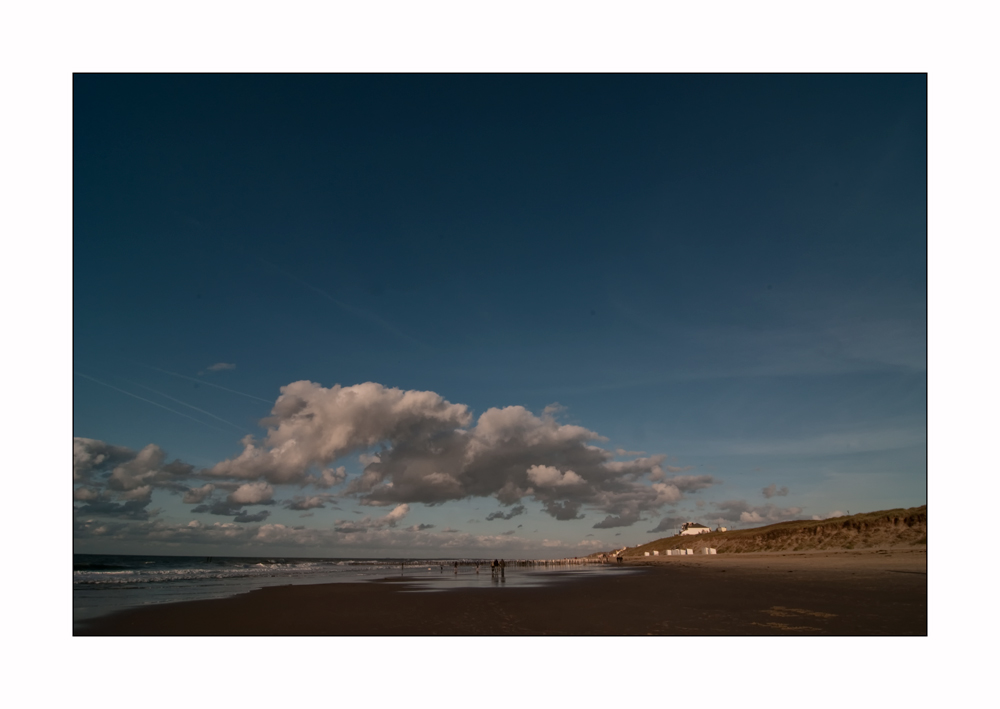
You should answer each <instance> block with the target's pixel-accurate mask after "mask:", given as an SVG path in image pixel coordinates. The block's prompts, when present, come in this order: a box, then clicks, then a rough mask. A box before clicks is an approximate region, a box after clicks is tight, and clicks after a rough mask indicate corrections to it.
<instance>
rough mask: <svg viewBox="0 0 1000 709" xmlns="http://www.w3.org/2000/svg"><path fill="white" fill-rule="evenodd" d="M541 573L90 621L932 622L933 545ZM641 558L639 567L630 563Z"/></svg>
mask: <svg viewBox="0 0 1000 709" xmlns="http://www.w3.org/2000/svg"><path fill="white" fill-rule="evenodd" d="M621 566H622V567H623V568H622V569H621V571H619V569H617V568H612V569H609V570H608V573H599V574H591V575H586V576H585V577H582V578H578V579H574V580H570V581H564V582H558V583H555V584H553V585H550V586H541V587H513V588H465V589H451V590H446V591H437V592H431V593H428V592H420V593H415V592H408V591H412V589H413V586H412V585H411V584H409V583H407V582H405V581H395V580H391V579H387V580H385V581H382V582H374V583H341V584H323V585H312V586H279V587H271V588H264V589H260V590H257V591H253V592H251V593H247V594H243V595H240V596H234V597H231V598H224V599H218V600H210V601H192V602H186V603H173V604H166V605H162V606H146V607H143V608H137V609H131V610H127V611H122V612H120V613H117V614H115V615H112V616H108V617H105V618H98V619H95V620H93V621H91V622H89V623H86V624H84V625H83V626H82V627H81V628H79V629H77V630H76V631H74V634H76V635H650V634H652V635H926V634H927V554H926V549H925V548H917V549H912V548H907V549H902V550H893V549H880V550H866V551H839V552H830V551H825V552H804V553H794V552H771V553H754V554H720V555H713V556H687V557H647V558H643V559H641V560H633V561H631V562H627V563H625V564H622V565H621ZM630 572H631V573H630Z"/></svg>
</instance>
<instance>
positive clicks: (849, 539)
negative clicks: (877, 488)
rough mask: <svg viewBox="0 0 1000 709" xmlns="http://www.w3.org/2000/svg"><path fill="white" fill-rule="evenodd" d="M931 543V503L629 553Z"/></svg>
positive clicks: (678, 540) (676, 540)
mask: <svg viewBox="0 0 1000 709" xmlns="http://www.w3.org/2000/svg"><path fill="white" fill-rule="evenodd" d="M926 545H927V505H923V506H922V507H911V508H909V509H895V510H881V511H878V512H866V513H863V514H856V515H851V516H850V517H834V518H833V519H827V520H822V521H815V520H795V521H793V522H781V523H779V524H772V525H769V526H767V527H757V528H755V529H736V530H730V531H728V532H709V533H708V534H699V535H694V536H683V537H678V536H674V537H665V538H663V539H657V540H656V541H654V542H650V543H649V544H643V545H641V546H638V547H634V548H631V549H628V550H626V551H625V553H624V556H625V558H631V557H635V556H642V557H644V556H645V553H644V552H647V551H648V552H653V551H664V550H667V549H682V548H688V549H694V550H695V551H697V550H698V549H700V548H702V547H714V548H715V549H717V550H718V553H719V554H740V553H748V552H774V551H813V550H838V549H848V550H850V549H876V548H883V549H892V548H897V547H910V548H913V547H924V548H926Z"/></svg>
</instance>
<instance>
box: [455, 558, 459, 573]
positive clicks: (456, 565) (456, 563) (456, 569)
mask: <svg viewBox="0 0 1000 709" xmlns="http://www.w3.org/2000/svg"><path fill="white" fill-rule="evenodd" d="M455 573H456V574H457V573H458V562H457V561H456V562H455Z"/></svg>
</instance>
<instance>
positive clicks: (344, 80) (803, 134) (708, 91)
mask: <svg viewBox="0 0 1000 709" xmlns="http://www.w3.org/2000/svg"><path fill="white" fill-rule="evenodd" d="M73 88H74V96H73V102H74V115H73V118H74V136H73V137H74V155H73V157H74V161H73V172H74V215H73V219H74V274H73V276H74V283H73V297H74V306H73V308H74V311H73V315H74V371H75V372H76V373H77V375H78V376H76V377H74V435H75V436H77V437H82V438H87V439H94V440H95V441H102V442H105V443H107V444H110V445H112V446H121V447H125V448H128V449H130V450H131V451H136V452H137V451H140V450H141V449H143V448H144V447H145V446H147V445H149V444H155V445H156V446H158V447H159V448H161V449H162V450H164V451H165V452H166V456H167V460H173V459H175V458H177V459H180V460H181V461H184V462H185V463H188V464H190V465H192V466H194V469H193V470H192V471H191V472H190V474H189V475H187V476H185V475H180V474H177V473H171V474H170V475H167V474H155V475H154V474H152V473H150V475H149V476H147V477H145V478H142V480H139V478H136V480H138V481H139V482H142V483H144V484H145V483H149V484H150V485H151V489H150V490H148V491H147V494H146V496H145V497H143V492H142V489H141V487H142V486H138V487H136V486H133V487H131V488H130V489H128V488H129V486H128V485H126V486H125V488H124V489H123V487H122V486H121V485H118V486H116V485H115V484H114V483H109V482H108V478H107V477H106V474H107V473H109V472H110V471H111V470H112V468H113V466H112V465H111V464H110V463H109V464H107V465H105V467H104V468H100V469H98V468H94V470H93V471H92V472H91V473H90V477H88V478H86V479H82V481H81V483H80V484H79V485H78V486H77V490H81V489H85V490H87V491H89V492H87V493H84V495H83V497H81V500H80V501H79V502H78V503H77V507H78V508H79V510H78V513H77V544H76V548H77V550H78V551H103V550H107V551H149V552H150V553H162V552H164V551H166V552H168V553H169V552H177V553H185V552H188V551H193V550H194V551H193V553H199V552H200V550H203V549H207V548H212V549H216V550H217V551H218V552H223V551H228V552H232V551H239V552H241V553H257V551H259V550H260V549H265V548H266V549H272V548H273V549H276V550H280V551H282V553H289V552H292V551H294V552H295V553H299V554H301V555H325V556H350V555H352V554H355V553H362V551H363V552H365V553H376V552H379V553H382V552H384V555H386V556H392V555H407V554H410V553H414V554H415V553H417V552H418V551H419V553H421V554H426V553H430V551H428V550H432V549H437V550H441V549H444V550H447V552H448V555H458V554H468V555H473V554H475V555H485V556H489V555H491V554H492V555H496V553H500V552H503V553H504V554H505V555H508V556H514V555H524V556H562V555H567V554H569V555H574V554H578V553H585V552H589V551H591V550H596V549H611V548H614V547H620V546H622V545H624V544H630V545H632V544H636V543H639V542H645V541H650V540H651V539H654V538H656V536H658V535H659V536H664V535H666V534H670V533H672V530H674V529H676V523H677V522H678V521H679V520H686V519H692V520H696V521H701V522H703V523H706V524H712V525H715V524H719V523H721V524H724V525H727V526H734V525H735V526H753V525H755V524H765V523H768V522H769V521H777V520H779V519H790V518H803V517H805V518H808V517H812V516H820V517H824V516H827V515H830V514H834V513H837V512H846V511H848V510H850V511H851V512H861V511H868V510H875V509H885V508H889V507H897V506H913V505H920V504H924V503H925V502H926V479H925V476H926V453H925V444H926V401H927V393H926V320H927V312H926V294H927V287H926V277H927V271H926V269H927V260H926V200H927V193H926V178H927V154H926V140H927V112H926V101H927V85H926V78H925V77H924V76H923V75H888V76H885V75H760V76H758V75H684V76H671V75H561V76H558V75H557V76H552V75H492V76H482V75H431V76H425V75H409V76H380V75H346V76H339V75H304V76H283V75H266V76H254V75H229V76H205V75H180V76H151V75H125V76H115V75H77V76H76V77H75V78H74V86H73ZM219 363H226V364H231V365H235V366H234V367H233V368H223V369H219V370H218V371H210V370H209V369H208V368H209V367H210V366H211V365H214V364H219ZM300 380H308V381H311V382H314V383H316V384H317V385H320V386H322V387H324V388H329V387H332V386H334V385H336V384H340V385H342V386H344V387H350V386H353V385H357V384H361V383H364V382H376V383H378V384H380V385H382V386H384V387H387V388H397V389H401V390H416V391H430V392H435V393H436V394H438V395H440V397H443V399H445V400H447V401H448V402H451V403H452V404H464V405H467V406H468V408H469V411H470V413H471V416H472V419H471V424H470V425H475V421H476V419H477V418H478V417H479V416H480V415H481V414H483V413H484V412H487V411H488V410H489V409H491V408H494V407H496V408H503V407H509V406H522V407H525V408H526V409H527V410H528V411H530V412H532V413H533V414H534V415H536V416H538V417H542V416H543V410H544V409H545V407H546V406H548V405H550V404H554V403H558V404H559V405H561V406H562V407H565V408H563V409H562V410H561V411H559V412H557V413H556V414H555V418H556V419H557V421H558V422H559V424H560V425H564V426H565V425H575V426H582V427H584V428H586V429H588V430H590V431H594V432H596V433H597V434H600V435H601V436H604V437H606V438H607V440H606V441H597V442H596V443H594V444H595V445H599V446H601V447H603V448H605V449H606V450H608V451H614V450H615V449H623V450H624V451H634V452H638V451H642V452H643V454H642V455H643V456H656V455H665V456H667V457H666V459H665V460H662V461H661V462H660V467H661V468H663V469H664V471H665V475H666V478H667V482H668V483H669V478H671V477H672V476H674V475H681V476H701V479H703V480H705V479H707V477H706V476H710V480H709V481H708V482H707V483H705V485H704V486H699V485H693V486H692V485H690V484H689V485H688V487H689V488H691V489H687V488H685V487H684V484H681V483H678V484H680V490H681V492H682V493H683V496H682V497H681V498H680V499H678V500H675V501H671V502H667V503H663V502H660V503H657V504H656V505H653V506H651V507H643V508H641V509H639V510H638V512H636V511H635V510H633V512H634V513H635V514H634V515H633V516H632V517H628V516H627V514H625V513H622V512H620V511H619V510H618V509H617V508H614V509H613V508H612V507H609V506H608V505H603V506H602V505H600V504H597V503H596V502H594V500H593V499H592V498H585V497H581V498H580V499H581V500H583V503H582V504H583V506H582V507H581V508H580V515H582V516H578V518H576V519H568V520H557V519H555V518H554V517H553V516H552V515H551V514H550V513H546V512H545V511H544V510H543V508H542V504H541V502H540V501H539V500H538V499H535V498H531V497H530V496H525V497H524V498H523V501H521V503H520V504H521V506H522V507H523V508H524V511H523V512H522V513H520V514H518V515H515V516H512V517H511V518H510V519H509V520H497V519H494V520H487V519H486V516H487V515H489V514H490V513H495V512H498V511H499V512H503V513H505V514H510V512H511V511H512V510H515V509H516V507H512V505H513V504H514V503H513V502H512V501H511V500H509V499H507V500H505V499H499V500H498V499H496V498H497V491H496V490H494V491H492V492H488V493H485V494H473V495H470V496H466V497H461V498H460V499H454V500H449V501H446V502H444V503H443V504H435V505H432V506H429V505H427V504H425V503H424V502H423V501H421V500H418V499H413V500H410V501H409V502H408V508H407V509H406V510H403V512H405V514H402V513H400V514H401V517H400V520H401V521H399V523H398V524H396V525H395V526H392V525H390V524H389V523H388V522H379V520H380V519H381V518H382V517H384V516H385V515H386V514H387V513H390V511H392V510H393V509H398V508H394V507H393V506H389V505H387V504H386V505H382V506H372V505H370V504H369V505H360V504H359V502H361V501H364V500H363V498H362V497H359V496H358V495H346V494H343V491H344V490H345V489H346V488H347V487H348V486H349V485H351V481H352V480H354V479H355V478H356V477H357V476H358V475H360V473H361V471H362V468H363V467H364V464H363V463H361V462H359V460H358V455H359V453H362V452H365V451H367V452H373V451H375V450H376V449H377V448H378V446H377V445H376V446H374V447H369V448H366V449H365V450H355V449H352V450H351V452H350V453H349V454H345V455H344V456H342V457H340V458H338V459H337V460H335V461H332V462H330V463H329V464H330V466H331V467H337V466H341V465H343V466H344V467H345V471H346V474H347V476H348V480H347V482H346V483H344V484H343V485H341V486H340V487H337V486H334V487H331V488H324V489H323V494H326V495H329V496H330V497H328V498H326V499H325V501H324V502H325V504H324V507H322V508H319V507H315V508H311V509H310V510H309V511H308V512H305V511H301V510H294V509H291V508H290V506H289V501H290V500H292V499H293V498H294V497H295V496H303V495H312V494H316V490H312V489H311V488H310V487H302V486H301V485H300V484H298V483H295V484H290V485H279V484H274V485H272V488H273V490H272V492H273V495H272V496H271V498H270V499H269V500H266V501H265V502H269V503H270V504H249V505H248V506H246V507H243V508H241V509H240V510H237V509H236V507H239V505H236V506H235V507H234V505H235V503H233V502H230V506H229V510H220V509H217V510H216V512H220V511H228V512H229V515H228V516H227V515H223V514H212V513H211V512H209V511H203V512H193V510H194V509H195V506H194V503H184V502H183V501H182V496H183V494H184V489H185V488H186V487H187V488H196V487H199V486H202V485H204V484H206V482H207V481H209V480H213V481H215V482H217V483H220V485H219V486H218V487H217V489H215V490H214V491H212V496H211V497H209V498H206V500H205V502H206V503H208V502H212V501H215V502H218V503H221V502H222V501H223V499H224V498H225V496H226V494H236V493H235V492H234V491H233V489H232V488H234V486H235V485H236V483H235V482H234V481H233V480H228V483H229V484H230V487H229V488H225V487H224V483H226V482H227V481H226V480H224V479H222V478H216V477H206V476H205V475H204V474H203V471H202V472H199V471H201V469H204V468H211V467H212V466H214V465H215V464H217V463H219V462H220V461H223V460H224V459H228V458H233V457H235V456H237V455H238V454H239V453H240V451H241V450H242V445H241V444H240V439H241V438H242V437H243V436H244V435H247V434H251V433H252V434H254V435H255V436H256V437H257V438H258V439H261V438H262V437H263V436H265V435H266V429H265V427H262V426H260V425H259V423H258V422H259V421H260V419H262V418H264V417H266V416H268V415H269V414H270V413H271V406H272V405H273V403H274V401H275V399H277V397H278V396H279V394H280V388H281V387H282V386H284V385H287V384H290V383H292V382H296V381H300ZM220 387H224V389H223V388H220ZM136 397H141V398H142V399H145V401H143V400H140V399H139V398H136ZM254 397H256V398H254ZM163 407H166V408H163ZM192 407H195V408H192ZM404 447H405V446H403V445H402V444H400V446H399V448H400V450H402V448H404ZM95 450H96V449H95ZM129 455H131V454H126V453H121V454H120V456H121V459H120V460H118V461H117V462H118V463H122V464H125V463H127V461H128V460H129ZM560 455H561V454H560ZM567 455H568V454H567ZM383 457H385V456H383ZM635 457H637V456H636V455H631V456H630V455H624V454H621V455H618V456H616V457H615V460H617V461H625V460H630V459H633V458H635ZM557 459H558V460H562V458H559V457H558V456H556V458H552V459H545V460H544V461H543V460H541V459H539V460H538V464H539V465H542V464H545V465H555V467H557V468H559V469H560V471H561V472H562V473H563V474H565V472H566V470H568V469H570V467H571V466H569V465H568V463H567V465H564V466H560V465H556V464H555V463H553V462H552V461H555V460H557ZM566 460H569V458H568V457H567V458H566ZM411 462H412V459H411ZM530 462H532V461H531V460H528V463H530ZM667 466H669V467H667ZM671 469H672V470H671ZM313 470H314V472H315V471H316V470H317V469H313ZM146 472H149V471H146ZM153 472H156V471H153ZM584 477H586V475H584ZM653 477H654V482H655V478H656V476H655V475H654V476H653ZM648 478H649V476H647V477H645V478H640V479H637V481H636V483H635V484H637V485H646V486H648V485H650V484H651V481H650V480H649V479H648ZM112 479H113V476H112ZM540 479H541V478H539V480H540ZM250 480H251V479H250V478H249V477H245V478H242V479H240V480H239V482H240V484H249V481H250ZM262 480H263V478H262ZM272 482H273V480H272ZM261 484H263V483H261ZM136 485H138V483H136ZM769 486H773V487H769ZM765 493H766V494H765ZM782 493H784V494H782ZM87 495H91V496H92V497H91V499H83V498H84V497H86V496H87ZM95 496H96V497H95ZM369 502H371V500H369ZM609 504H610V503H609ZM334 505H336V507H333V506H334ZM222 507H225V505H222ZM263 512H267V513H268V514H267V515H262V513H263ZM240 513H242V514H243V519H248V520H256V521H236V518H237V516H238V515H239V514H240ZM355 513H360V514H355ZM304 514H306V515H310V516H307V517H303V516H302V515H304ZM606 516H608V517H610V516H617V517H618V521H616V522H615V523H614V524H615V525H616V526H609V527H606V528H595V527H594V524H595V523H599V522H601V520H604V519H605V518H606ZM362 517H363V518H365V519H367V520H368V524H369V526H368V528H367V529H368V531H366V532H364V533H357V534H353V535H352V534H350V533H349V532H344V531H335V530H336V529H337V525H338V524H341V530H343V529H346V528H345V527H344V526H343V524H342V522H343V520H352V521H356V520H359V519H360V518H362ZM404 517H405V518H404ZM630 519H637V520H638V521H634V522H632V523H630V524H626V522H628V521H629V520H630ZM86 520H91V521H90V522H89V523H88V522H86ZM192 520H195V521H197V522H198V524H199V525H201V527H200V528H196V530H197V529H201V530H202V531H203V532H204V534H205V536H202V537H199V536H197V535H196V534H189V535H188V536H187V537H182V536H181V532H178V530H179V529H180V528H182V527H185V526H188V525H189V523H190V522H191V521H192ZM217 523H218V524H223V523H225V524H230V525H231V528H233V529H238V530H239V536H237V537H234V538H232V539H231V540H230V541H226V542H223V541H220V540H221V538H220V537H218V536H215V537H213V536H211V535H210V530H209V531H205V530H208V528H210V527H212V525H213V524H217ZM279 524H280V525H285V527H286V528H291V527H295V526H299V527H304V528H305V529H303V530H297V531H292V530H289V529H286V530H285V531H284V533H283V536H280V537H277V536H272V537H269V536H267V535H266V534H260V530H261V529H262V525H279ZM519 524H523V527H520V528H519V527H518V526H517V525H519ZM420 525H434V527H426V528H425V529H424V530H419V529H414V531H406V529H405V528H410V527H411V526H412V527H419V526H420ZM657 527H659V528H660V530H661V531H659V532H655V533H651V532H650V530H652V529H654V528H657ZM102 528H103V531H96V530H101V529H102ZM218 529H220V528H219V527H216V530H218ZM451 530H455V531H451ZM536 530H537V531H536ZM663 530H665V531H663ZM272 531H273V529H272ZM510 531H513V532H514V533H513V534H509V535H504V534H503V533H504V532H510ZM154 533H155V534H157V535H159V536H158V537H157V538H158V539H171V540H173V541H175V542H176V544H175V545H173V546H164V545H159V543H154V542H152V541H151V537H150V535H151V534H154ZM200 533H201V532H199V534H200ZM296 535H298V536H296ZM421 535H423V536H421ZM270 539H275V540H278V541H274V542H268V540H270ZM449 539H461V540H462V541H461V543H459V544H452V545H451V546H448V545H447V544H448V543H449V542H448V540H449ZM185 540H187V541H185ZM413 540H418V541H413ZM543 540H548V542H543ZM581 543H582V544H581ZM268 544H271V546H268ZM415 550H416V551H415ZM494 550H496V553H495V552H494ZM442 553H443V552H442Z"/></svg>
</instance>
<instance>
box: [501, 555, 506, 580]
mask: <svg viewBox="0 0 1000 709" xmlns="http://www.w3.org/2000/svg"><path fill="white" fill-rule="evenodd" d="M504 566H505V564H504V563H503V559H501V560H500V576H501V577H502V576H503V570H504Z"/></svg>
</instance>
